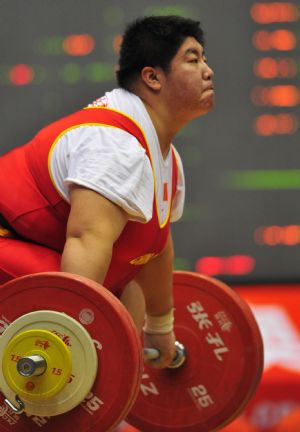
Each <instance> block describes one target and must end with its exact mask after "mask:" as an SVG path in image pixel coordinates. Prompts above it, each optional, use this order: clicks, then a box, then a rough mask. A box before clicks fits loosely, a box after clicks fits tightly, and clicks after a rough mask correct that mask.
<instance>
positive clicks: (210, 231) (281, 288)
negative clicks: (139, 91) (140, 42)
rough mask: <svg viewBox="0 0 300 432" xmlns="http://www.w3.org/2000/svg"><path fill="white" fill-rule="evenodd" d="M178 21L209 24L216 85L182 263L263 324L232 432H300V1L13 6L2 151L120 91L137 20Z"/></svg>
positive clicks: (195, 131)
mask: <svg viewBox="0 0 300 432" xmlns="http://www.w3.org/2000/svg"><path fill="white" fill-rule="evenodd" d="M170 14H175V15H182V16H186V17H192V18H194V19H198V20H200V22H201V23H202V26H203V28H204V30H205V34H206V56H207V59H208V63H209V65H210V66H211V67H212V68H213V69H214V72H215V89H216V107H215V109H214V111H213V112H211V113H210V114H209V115H207V116H205V117H202V118H200V119H197V120H195V121H193V122H192V123H191V124H190V125H188V127H186V128H185V129H184V130H183V131H182V132H181V133H180V135H178V137H177V138H176V140H175V141H174V144H175V145H176V147H177V149H178V150H179V152H180V154H181V156H182V159H183V163H184V168H185V173H186V183H187V196H186V207H185V212H184V215H183V218H182V220H181V221H180V222H179V223H176V224H174V226H173V233H174V239H175V249H176V261H175V267H176V268H177V269H181V270H191V271H196V272H200V273H203V274H206V275H210V276H214V277H217V278H218V279H221V280H223V281H224V282H227V283H229V284H230V285H231V286H232V287H233V288H235V289H236V290H237V291H238V292H239V293H240V294H241V295H242V296H243V297H244V298H245V299H246V300H247V301H248V302H249V303H250V305H251V307H252V309H253V311H254V313H255V315H256V317H257V320H258V322H259V324H260V327H261V331H262V334H263V338H264V343H265V349H266V363H265V372H264V377H263V381H262V384H261V386H260V388H259V390H258V392H257V394H256V396H255V397H254V399H253V400H252V401H251V402H250V404H249V406H248V407H247V409H246V411H245V413H244V415H243V418H242V419H239V420H237V422H238V421H240V422H244V423H239V425H238V426H237V428H236V429H228V432H229V430H232V431H235V430H236V431H241V432H243V431H245V432H246V431H248V430H249V431H250V430H253V431H275V430H276V431H279V430H280V431H286V432H289V431H292V430H293V431H294V430H295V431H298V432H299V431H300V420H299V416H298V417H297V416H295V414H293V415H294V417H293V418H294V419H295V418H297V419H296V420H293V421H294V422H296V423H295V424H296V426H295V429H288V426H286V424H285V426H280V425H279V423H280V422H283V420H284V418H285V417H286V416H287V415H290V416H291V413H292V412H294V410H295V409H296V408H297V406H298V404H299V403H300V318H299V307H298V304H299V302H298V301H297V300H299V301H300V266H299V261H300V219H299V210H300V163H299V138H300V134H299V121H300V119H299V114H300V112H299V104H300V48H299V39H300V26H299V23H300V18H299V16H300V3H299V2H298V1H296V0H295V1H282V2H271V1H265V2H262V1H250V0H227V1H222V0H184V1H176V0H174V1H172V0H160V1H155V0H153V1H149V0H148V1H146V0H123V1H120V0H59V1H58V0H26V1H24V0H0V119H1V121H0V128H1V144H0V154H4V153H5V152H6V151H8V150H9V149H11V148H13V147H16V146H19V145H21V144H23V143H25V142H26V141H27V140H29V139H30V138H31V137H32V136H33V135H34V134H35V133H36V132H37V131H38V130H39V129H40V128H41V127H43V126H44V125H46V124H48V123H50V122H51V121H54V120H56V119H57V118H59V117H61V116H64V115H66V114H69V113H71V112H73V111H76V110H78V109H80V108H82V107H84V106H86V105H87V104H89V103H90V102H92V101H93V100H95V99H97V98H98V97H101V96H102V95H103V94H104V92H105V91H110V90H111V89H113V88H114V87H115V86H116V82H115V78H114V71H115V67H116V63H117V53H118V49H119V46H120V40H121V34H122V31H123V30H124V27H125V26H126V24H127V23H128V22H130V21H132V20H133V19H135V18H137V17H140V16H144V15H170ZM246 423H247V424H248V425H249V428H248V429H247V427H248V426H247V425H246ZM232 427H234V426H232ZM250 427H252V429H250ZM126 428H129V426H127V425H126V424H124V425H121V426H120V430H126ZM280 428H281V429H280ZM226 430H227V429H226ZM128 431H129V429H128ZM224 431H225V429H224Z"/></svg>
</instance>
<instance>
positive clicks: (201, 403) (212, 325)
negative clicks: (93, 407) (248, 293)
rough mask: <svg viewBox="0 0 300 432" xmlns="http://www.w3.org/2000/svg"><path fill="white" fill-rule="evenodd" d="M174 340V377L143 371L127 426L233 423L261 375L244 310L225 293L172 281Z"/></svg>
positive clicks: (154, 430) (210, 284)
mask: <svg viewBox="0 0 300 432" xmlns="http://www.w3.org/2000/svg"><path fill="white" fill-rule="evenodd" d="M174 303H175V334H176V337H177V340H178V341H179V342H181V343H182V344H183V345H184V346H185V348H186V351H187V360H186V362H185V363H184V364H183V365H182V366H181V367H179V368H178V369H163V370H157V369H153V368H151V367H149V366H148V365H145V369H144V373H143V376H142V384H141V389H140V393H139V396H138V399H137V401H136V403H135V404H134V406H133V408H132V410H131V412H130V413H129V415H128V417H127V420H128V422H129V423H131V424H132V425H134V426H135V427H137V428H139V429H140V430H142V431H143V432H166V431H178V432H179V431H180V432H208V431H215V430H218V429H219V428H220V427H223V426H225V425H226V424H228V423H229V422H231V421H232V420H233V419H234V418H236V417H237V416H238V415H239V414H240V412H241V411H242V410H243V409H244V407H245V405H246V404H247V402H248V401H249V400H250V398H251V396H252V395H253V393H254V391H255V390H256V388H257V385H258V383H259V381H260V378H261V374H262V370H263V345H262V339H261V335H260V331H259V329H258V326H257V324H256V321H255V319H254V317H253V314H252V312H251V310H250V308H249V306H248V305H247V304H246V303H245V302H244V301H243V300H242V299H241V298H240V297H239V296H238V295H237V294H236V293H235V292H234V291H233V290H232V289H231V288H229V287H228V286H227V285H225V284H223V283H221V282H219V281H217V280H215V279H212V278H209V277H205V276H201V275H199V274H196V273H190V272H175V273H174Z"/></svg>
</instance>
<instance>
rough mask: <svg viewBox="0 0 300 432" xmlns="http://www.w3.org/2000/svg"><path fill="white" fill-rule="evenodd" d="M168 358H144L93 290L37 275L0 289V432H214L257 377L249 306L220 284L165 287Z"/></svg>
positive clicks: (123, 318) (84, 283)
mask: <svg viewBox="0 0 300 432" xmlns="http://www.w3.org/2000/svg"><path fill="white" fill-rule="evenodd" d="M173 291H174V307H175V311H174V313H175V324H174V330H175V334H176V337H177V339H178V341H177V342H176V356H175V358H174V360H173V362H172V364H171V365H170V367H168V368H165V369H154V368H152V367H151V366H150V365H149V363H148V362H145V363H144V362H143V357H144V358H147V359H155V358H157V357H158V356H159V352H157V351H156V350H152V349H144V350H143V349H142V343H141V340H140V337H139V335H138V333H137V331H136V329H135V326H134V323H133V321H132V319H131V317H130V315H129V314H128V312H127V310H126V309H125V307H124V306H123V305H122V304H121V302H120V301H119V300H118V299H117V298H116V297H115V296H114V295H112V294H111V293H110V292H109V291H108V290H106V289H105V288H104V287H103V286H101V285H99V284H97V283H96V282H93V281H91V280H89V279H87V278H84V277H81V276H77V275H71V274H68V273H58V272H49V273H38V274H33V275H29V276H24V277H21V278H18V279H14V280H12V281H10V282H8V283H6V284H4V285H2V286H1V287H0V333H1V337H0V432H15V431H16V432H29V431H30V432H34V431H37V430H40V429H41V428H42V430H43V431H45V432H54V431H58V430H65V429H66V428H73V427H74V428H76V430H78V431H79V432H110V431H113V430H114V429H115V428H116V427H117V425H118V424H119V423H120V422H121V421H122V420H124V419H126V420H127V421H128V422H129V423H131V424H132V425H134V426H135V427H137V428H139V429H140V430H142V431H143V432H167V431H176V430H177V431H180V432H209V431H216V430H218V429H220V428H221V427H223V426H225V425H226V424H228V423H230V422H231V421H232V420H233V419H234V418H236V417H237V416H238V415H239V414H240V412H241V411H242V410H243V409H244V408H245V406H246V404H247V403H248V402H249V400H250V399H251V397H252V396H253V394H254V392H255V390H256V388H257V386H258V384H259V381H260V378H261V375H262V370H263V344H262V338H261V334H260V331H259V328H258V325H257V323H256V321H255V318H254V316H253V314H252V312H251V309H250V307H249V306H248V305H247V304H246V303H245V301H244V300H242V299H241V298H240V296H239V295H238V294H237V293H236V292H235V291H234V290H232V289H231V288H229V287H228V286H227V285H226V284H224V283H222V282H220V281H218V280H216V279H213V278H209V277H206V276H203V275H199V274H196V273H191V272H174V277H173Z"/></svg>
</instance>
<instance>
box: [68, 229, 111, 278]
mask: <svg viewBox="0 0 300 432" xmlns="http://www.w3.org/2000/svg"><path fill="white" fill-rule="evenodd" d="M111 256H112V244H111V242H109V241H107V240H106V239H99V238H97V237H95V236H94V235H91V234H83V235H82V236H80V237H72V236H70V237H68V238H67V241H66V244H65V247H64V251H63V254H62V260H61V271H63V272H69V273H74V274H79V275H81V276H85V277H88V278H89V279H92V280H94V281H96V282H98V283H100V284H103V282H104V279H105V276H106V273H107V270H108V267H109V264H110V261H111Z"/></svg>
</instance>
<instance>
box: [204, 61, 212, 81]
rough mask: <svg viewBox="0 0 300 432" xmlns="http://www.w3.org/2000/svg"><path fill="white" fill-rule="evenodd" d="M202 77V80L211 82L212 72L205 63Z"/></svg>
mask: <svg viewBox="0 0 300 432" xmlns="http://www.w3.org/2000/svg"><path fill="white" fill-rule="evenodd" d="M203 77H204V79H205V80H207V81H210V80H212V79H213V77H214V71H213V69H212V68H210V67H209V66H208V64H207V63H205V70H204V73H203Z"/></svg>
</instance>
